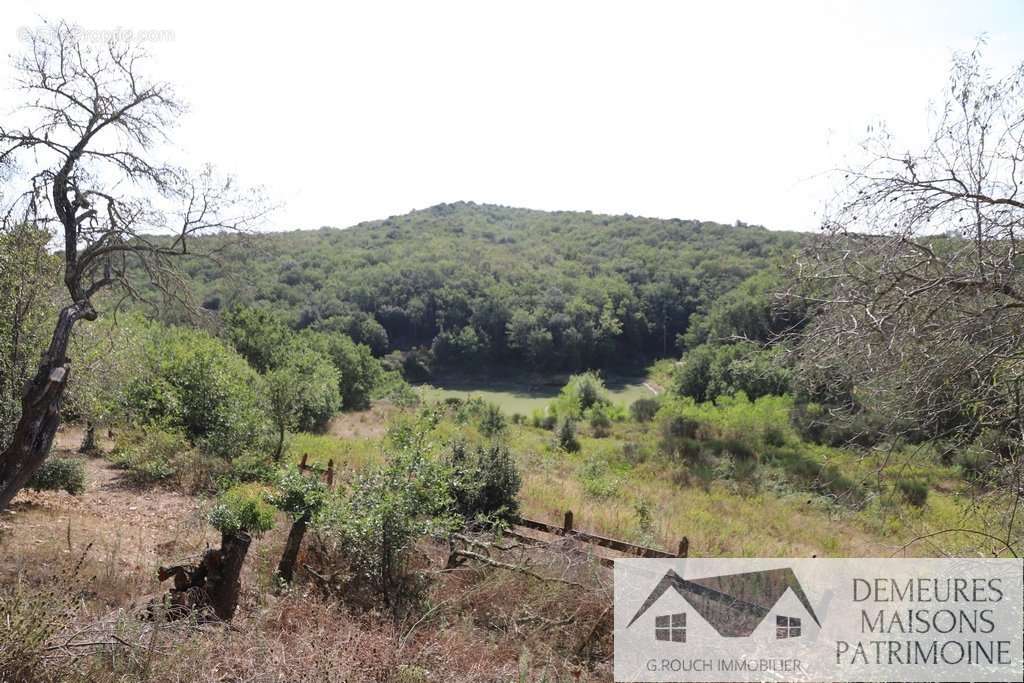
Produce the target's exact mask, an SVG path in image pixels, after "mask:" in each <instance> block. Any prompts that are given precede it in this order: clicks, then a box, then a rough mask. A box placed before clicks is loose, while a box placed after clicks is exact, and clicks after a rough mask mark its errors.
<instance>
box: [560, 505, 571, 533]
mask: <svg viewBox="0 0 1024 683" xmlns="http://www.w3.org/2000/svg"><path fill="white" fill-rule="evenodd" d="M562 532H563V533H566V534H569V533H572V510H566V511H565V522H564V523H563V524H562Z"/></svg>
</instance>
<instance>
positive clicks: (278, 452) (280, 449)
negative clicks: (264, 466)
mask: <svg viewBox="0 0 1024 683" xmlns="http://www.w3.org/2000/svg"><path fill="white" fill-rule="evenodd" d="M283 451H284V423H283V422H282V423H281V425H280V431H279V433H278V437H277V448H276V449H275V450H274V462H277V461H278V460H280V459H281V453H282V452H283Z"/></svg>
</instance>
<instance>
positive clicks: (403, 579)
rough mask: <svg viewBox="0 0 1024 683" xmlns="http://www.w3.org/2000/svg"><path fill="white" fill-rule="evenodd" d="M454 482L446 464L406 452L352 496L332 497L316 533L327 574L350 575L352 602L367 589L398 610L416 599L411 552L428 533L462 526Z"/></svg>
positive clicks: (360, 480)
mask: <svg viewBox="0 0 1024 683" xmlns="http://www.w3.org/2000/svg"><path fill="white" fill-rule="evenodd" d="M407 441H408V442H410V443H422V441H423V438H422V437H421V438H415V437H414V438H411V439H409V440H407ZM450 478H451V472H450V470H449V468H448V467H447V466H444V465H443V464H442V463H439V462H437V461H434V460H432V459H431V458H429V457H428V456H427V455H426V454H425V453H424V452H423V450H421V449H420V448H418V447H413V446H406V447H404V448H401V449H399V450H396V451H393V452H392V453H390V454H389V455H388V456H387V460H386V462H385V464H384V465H383V466H381V467H379V468H376V469H374V470H371V471H368V472H366V473H364V474H362V475H360V476H357V477H356V479H355V480H354V481H353V482H352V486H351V489H350V491H349V492H348V493H347V495H340V494H339V495H334V496H330V497H329V499H328V501H327V504H326V505H324V506H323V508H322V509H321V510H320V512H319V514H318V515H317V516H316V517H315V518H314V520H313V528H314V530H315V532H316V536H317V545H318V557H319V559H320V560H321V561H323V562H325V563H327V564H328V566H327V567H325V568H324V571H327V572H331V573H341V574H347V575H348V577H349V582H350V583H351V584H353V589H354V590H349V591H346V596H348V597H350V598H358V596H359V591H358V587H359V586H365V587H368V588H369V589H370V592H371V593H372V594H373V595H376V596H379V597H380V598H382V599H383V601H384V602H385V604H387V605H389V606H392V607H394V608H396V609H397V608H398V607H400V606H401V605H402V604H404V603H406V602H408V601H410V600H412V599H414V598H415V597H417V595H418V594H419V593H418V590H417V584H416V581H415V577H414V575H413V572H412V569H411V567H410V565H409V554H410V551H411V550H412V547H413V544H414V543H415V542H416V539H418V538H419V537H420V536H422V535H423V534H426V533H445V534H446V533H448V532H449V531H451V530H452V529H454V528H455V526H456V522H457V517H456V516H455V515H453V514H452V503H453V501H452V498H451V493H450V485H449V480H450Z"/></svg>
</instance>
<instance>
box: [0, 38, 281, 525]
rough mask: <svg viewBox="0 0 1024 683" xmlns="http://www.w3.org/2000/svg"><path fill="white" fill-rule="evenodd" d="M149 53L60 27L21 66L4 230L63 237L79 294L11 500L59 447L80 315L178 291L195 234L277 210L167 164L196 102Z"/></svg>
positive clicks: (0, 493)
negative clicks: (147, 66) (108, 294)
mask: <svg viewBox="0 0 1024 683" xmlns="http://www.w3.org/2000/svg"><path fill="white" fill-rule="evenodd" d="M145 59H146V54H145V52H144V50H143V49H142V48H141V46H140V45H139V44H137V43H134V42H132V40H131V39H130V38H128V37H125V36H117V35H116V36H114V37H113V38H111V39H110V40H109V41H107V42H105V43H97V42H90V41H89V40H88V39H87V38H86V37H84V36H82V35H81V34H80V33H79V32H78V31H76V29H75V28H73V27H72V26H70V25H68V24H66V23H64V22H60V23H57V24H54V25H44V26H43V27H42V28H40V29H39V30H36V31H34V32H32V33H31V34H30V35H29V36H28V42H27V49H26V51H25V54H24V55H23V56H21V57H20V58H17V59H16V60H15V63H14V67H15V73H16V79H17V81H16V84H17V86H18V88H19V89H20V90H21V91H22V92H23V93H24V94H25V102H24V105H23V106H22V107H21V108H20V109H19V110H18V111H17V112H16V113H15V115H14V116H15V118H16V119H17V121H16V122H15V123H14V124H13V125H11V126H2V127H0V168H5V169H7V171H6V172H7V174H8V176H9V180H7V181H6V182H7V183H8V184H9V185H10V184H12V183H14V182H17V181H24V183H25V189H24V191H23V192H18V193H11V192H7V193H5V194H6V195H7V196H8V197H9V199H10V200H9V202H8V203H7V206H6V209H5V211H4V214H3V228H4V229H5V230H6V229H8V228H9V227H10V226H13V225H15V224H19V223H29V224H34V225H36V226H37V227H44V228H47V229H49V230H51V231H52V232H53V233H54V234H55V236H56V237H57V239H58V240H60V242H61V244H62V246H63V256H64V286H65V288H66V289H67V294H68V296H69V301H68V302H67V303H66V305H64V306H63V307H62V308H61V309H60V311H59V313H58V316H57V323H56V327H55V329H54V331H53V336H52V339H51V341H50V344H49V347H48V348H47V350H46V351H45V353H44V354H43V357H42V360H41V362H40V364H39V368H38V371H37V372H36V374H35V377H34V378H32V379H31V380H30V381H29V382H28V383H27V385H26V387H25V390H24V393H23V395H22V401H21V417H20V419H19V421H18V424H17V426H16V428H15V430H14V436H13V439H12V441H11V443H10V445H9V446H8V447H7V449H6V450H5V451H4V452H3V453H2V455H0V509H3V508H4V507H6V506H7V505H8V504H9V503H10V501H11V499H12V498H13V497H14V495H15V493H17V491H18V490H19V489H20V488H21V487H22V486H23V485H24V483H25V481H26V480H27V479H28V478H29V477H30V476H31V475H32V473H33V472H34V471H35V470H36V469H37V468H38V467H39V466H40V465H41V464H42V462H43V460H44V459H45V458H46V455H47V453H48V452H49V449H50V446H51V444H52V441H53V438H54V434H55V432H56V430H57V427H58V424H59V421H60V404H61V397H62V396H63V394H64V389H65V387H66V386H67V382H68V373H69V371H70V364H69V362H68V354H67V349H68V341H69V339H70V337H71V333H72V329H73V328H74V326H75V324H76V323H77V322H78V321H80V320H94V319H95V318H96V317H97V311H96V309H95V308H94V306H93V299H94V297H95V296H96V295H97V294H99V293H100V292H102V291H104V290H108V289H115V290H120V291H121V292H123V293H125V294H127V295H132V296H140V297H144V296H145V294H146V291H147V290H148V291H153V288H152V287H148V288H146V290H144V289H143V288H142V287H141V284H143V283H140V282H139V281H137V280H138V275H135V276H134V277H135V278H136V279H135V280H133V276H132V273H136V274H139V273H141V274H144V275H143V279H144V280H148V281H149V282H150V283H152V284H154V285H156V288H157V289H158V290H162V291H164V292H167V293H172V294H173V293H176V292H179V291H181V288H180V283H179V281H178V278H177V276H176V275H175V269H174V267H173V261H174V259H175V258H176V257H179V256H181V255H184V254H189V253H192V252H191V251H190V246H192V243H193V240H192V238H194V237H197V236H199V235H202V234H207V233H211V232H219V231H224V230H233V231H237V230H243V229H245V228H247V227H248V226H250V225H251V224H252V223H253V221H255V220H257V219H258V218H260V217H261V216H263V215H264V213H265V207H264V205H263V203H262V202H261V201H260V200H259V197H258V196H256V195H252V196H247V195H246V193H243V192H240V191H239V190H237V189H236V187H235V185H234V183H233V182H232V181H231V180H230V179H225V180H219V179H218V178H217V177H216V175H215V174H214V173H213V171H212V170H211V169H209V168H206V169H205V170H203V171H202V172H201V173H199V174H197V175H190V174H189V173H188V172H186V171H185V170H184V169H182V168H180V167H178V166H175V165H172V164H169V163H164V162H163V161H161V160H160V159H159V157H160V156H161V155H160V148H161V146H163V145H165V143H167V142H168V138H167V134H168V131H169V130H170V129H171V128H172V127H173V125H174V123H175V122H176V120H177V118H178V116H179V115H180V114H181V113H182V112H183V111H184V107H183V105H182V104H181V102H180V101H179V100H178V99H177V97H176V96H175V93H174V91H173V89H172V88H171V87H170V86H169V85H168V84H166V83H161V82H155V81H150V80H147V79H146V78H145V77H144V75H143V73H142V68H141V67H142V65H143V64H144V63H145Z"/></svg>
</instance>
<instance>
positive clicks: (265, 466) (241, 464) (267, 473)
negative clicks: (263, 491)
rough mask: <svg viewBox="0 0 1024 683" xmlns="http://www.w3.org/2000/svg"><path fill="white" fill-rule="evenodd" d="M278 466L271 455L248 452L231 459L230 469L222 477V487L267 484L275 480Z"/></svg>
mask: <svg viewBox="0 0 1024 683" xmlns="http://www.w3.org/2000/svg"><path fill="white" fill-rule="evenodd" d="M276 475H277V468H276V465H275V464H274V462H273V461H272V460H271V459H270V457H269V456H266V455H262V454H258V453H246V454H243V455H240V456H239V457H237V458H235V459H234V460H232V461H231V465H230V467H229V469H228V471H227V472H226V473H225V474H224V476H223V477H221V480H220V488H222V489H229V488H231V487H232V486H235V485H236V484H251V483H256V484H265V483H269V482H271V481H273V480H274V478H275V476H276Z"/></svg>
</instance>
